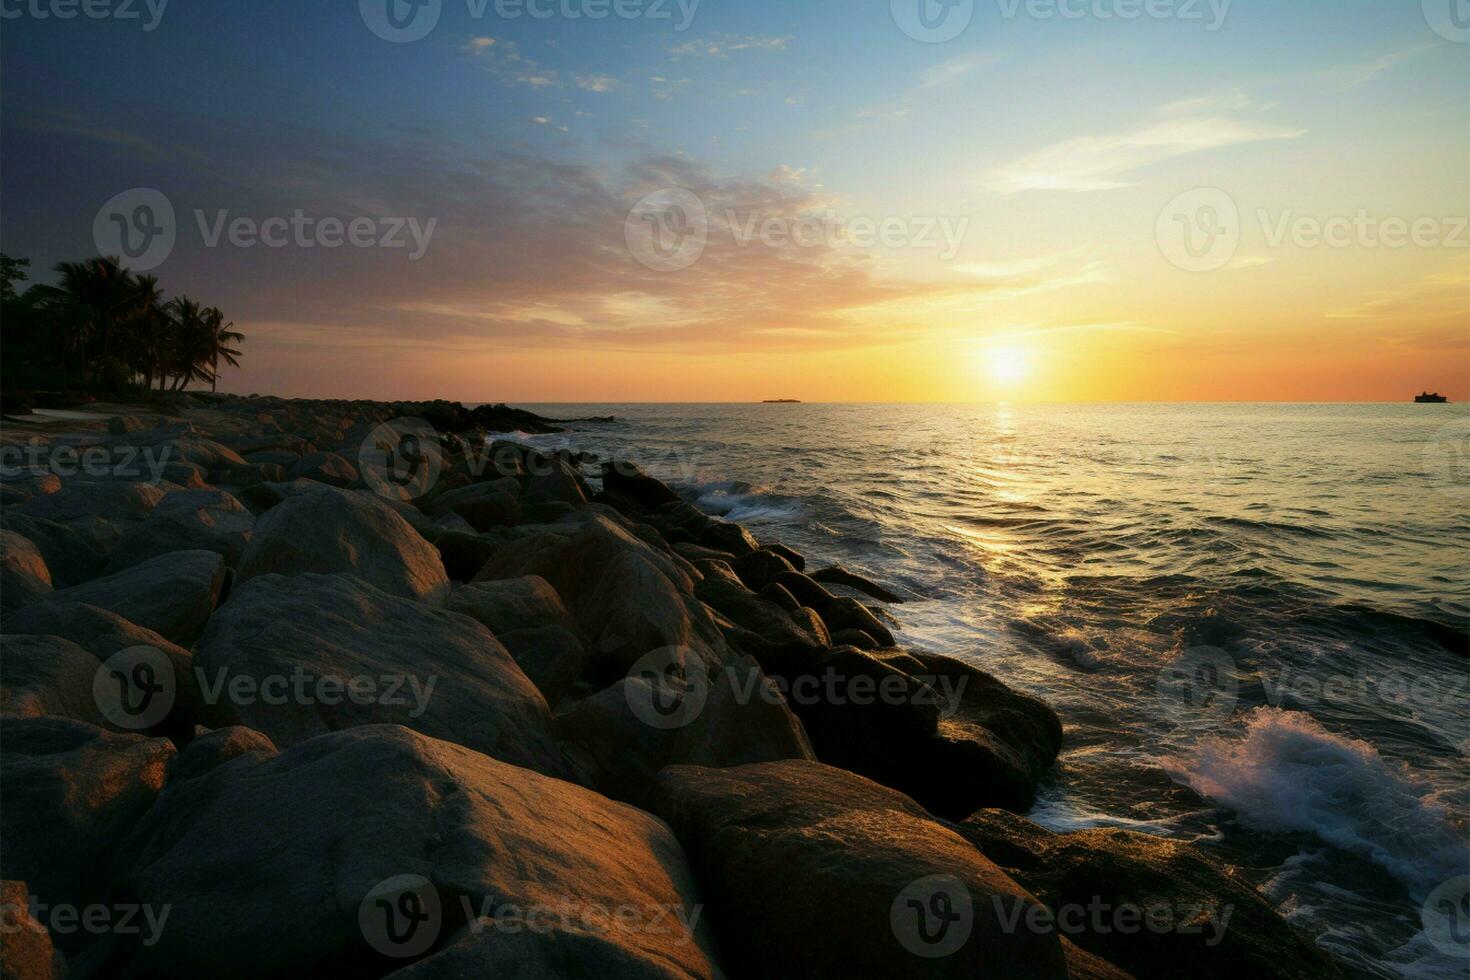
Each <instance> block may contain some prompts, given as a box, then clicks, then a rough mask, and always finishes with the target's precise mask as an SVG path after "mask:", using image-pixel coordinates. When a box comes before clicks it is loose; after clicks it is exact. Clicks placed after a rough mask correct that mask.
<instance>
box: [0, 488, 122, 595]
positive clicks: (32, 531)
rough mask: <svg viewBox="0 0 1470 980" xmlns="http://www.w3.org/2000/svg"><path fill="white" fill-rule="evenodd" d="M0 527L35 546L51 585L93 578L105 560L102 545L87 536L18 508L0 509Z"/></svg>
mask: <svg viewBox="0 0 1470 980" xmlns="http://www.w3.org/2000/svg"><path fill="white" fill-rule="evenodd" d="M0 526H3V527H4V528H5V529H6V530H8V531H14V532H15V533H17V534H19V535H21V536H22V537H24V538H25V539H26V540H28V541H30V542H31V543H32V544H33V545H35V546H36V549H37V550H38V551H40V552H41V557H42V558H43V559H45V562H46V568H47V570H48V571H49V572H50V574H51V585H52V586H53V587H54V588H58V589H62V588H66V587H67V586H68V585H80V584H81V583H82V582H85V581H87V580H89V579H93V578H96V577H97V576H98V575H100V574H102V567H103V565H105V564H106V562H107V556H106V555H105V554H104V553H103V551H102V546H101V545H99V544H98V543H97V542H96V541H94V540H92V538H91V537H89V536H87V535H84V534H83V533H82V532H81V531H78V530H77V529H76V528H74V527H70V526H68V525H66V524H58V523H57V522H56V521H48V520H45V519H43V518H37V517H27V516H26V515H24V514H22V513H20V509H19V508H18V507H5V508H4V509H0Z"/></svg>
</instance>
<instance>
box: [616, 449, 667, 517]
mask: <svg viewBox="0 0 1470 980" xmlns="http://www.w3.org/2000/svg"><path fill="white" fill-rule="evenodd" d="M602 486H603V489H604V490H606V491H608V492H609V493H616V494H621V495H622V496H624V497H627V498H628V499H629V500H632V501H633V502H634V503H636V504H638V505H639V506H640V507H642V508H644V509H645V510H657V509H658V508H659V507H662V506H663V505H664V504H673V503H678V502H679V501H680V498H679V495H678V494H677V493H675V492H674V491H673V490H670V489H669V488H668V486H667V485H665V484H664V483H663V481H661V480H657V479H655V478H654V477H651V476H649V475H648V474H647V473H645V472H643V470H642V469H641V468H640V467H639V466H638V464H637V463H632V462H629V461H627V460H614V461H612V462H609V463H604V464H603V466H602Z"/></svg>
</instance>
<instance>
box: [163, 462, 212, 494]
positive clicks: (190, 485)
mask: <svg viewBox="0 0 1470 980" xmlns="http://www.w3.org/2000/svg"><path fill="white" fill-rule="evenodd" d="M159 475H160V477H161V479H162V481H163V483H172V484H175V485H177V486H180V487H183V488H185V489H186V490H203V489H206V488H207V487H208V486H209V474H208V473H206V472H205V470H204V467H202V466H200V465H198V464H197V463H165V464H164V467H163V470H162V472H161V473H160V474H159Z"/></svg>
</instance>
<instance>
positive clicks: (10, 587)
mask: <svg viewBox="0 0 1470 980" xmlns="http://www.w3.org/2000/svg"><path fill="white" fill-rule="evenodd" d="M51 588H52V586H51V570H50V569H49V568H47V567H46V559H45V558H43V557H41V551H40V549H39V548H37V547H36V546H35V545H34V544H33V543H32V542H31V539H30V538H27V537H25V536H24V535H22V534H17V533H16V532H15V531H10V530H4V529H0V609H5V610H11V609H19V608H20V607H21V606H24V605H26V604H27V603H29V602H30V601H32V600H33V599H36V598H38V597H40V596H43V595H46V594H47V593H48V592H50V591H51Z"/></svg>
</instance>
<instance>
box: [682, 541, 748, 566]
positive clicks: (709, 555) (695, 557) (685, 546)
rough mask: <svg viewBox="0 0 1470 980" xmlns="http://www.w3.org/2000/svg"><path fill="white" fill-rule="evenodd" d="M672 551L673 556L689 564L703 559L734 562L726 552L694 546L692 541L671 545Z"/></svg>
mask: <svg viewBox="0 0 1470 980" xmlns="http://www.w3.org/2000/svg"><path fill="white" fill-rule="evenodd" d="M673 549H674V554H676V555H678V556H679V557H680V558H683V559H684V560H685V561H689V562H698V561H702V560H704V559H709V560H711V561H722V562H726V563H729V562H733V561H734V560H735V556H734V555H732V554H730V552H728V551H717V550H716V549H714V548H706V547H705V546H704V545H702V544H695V543H694V542H693V541H680V542H678V543H677V544H675V545H673Z"/></svg>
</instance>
